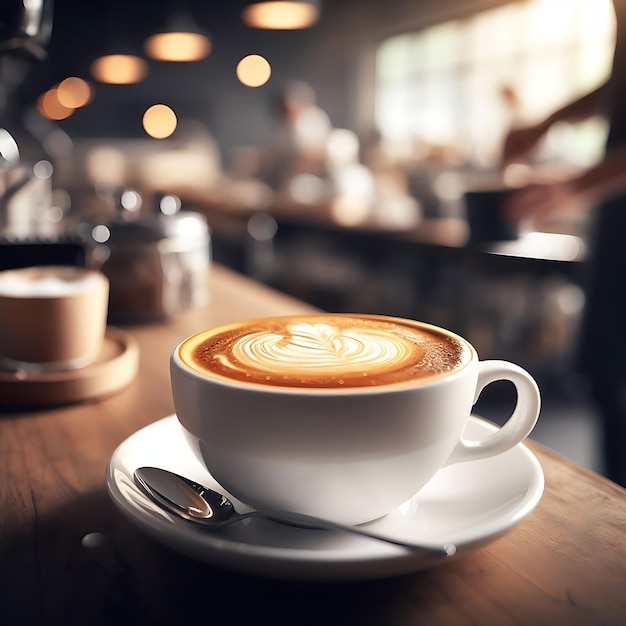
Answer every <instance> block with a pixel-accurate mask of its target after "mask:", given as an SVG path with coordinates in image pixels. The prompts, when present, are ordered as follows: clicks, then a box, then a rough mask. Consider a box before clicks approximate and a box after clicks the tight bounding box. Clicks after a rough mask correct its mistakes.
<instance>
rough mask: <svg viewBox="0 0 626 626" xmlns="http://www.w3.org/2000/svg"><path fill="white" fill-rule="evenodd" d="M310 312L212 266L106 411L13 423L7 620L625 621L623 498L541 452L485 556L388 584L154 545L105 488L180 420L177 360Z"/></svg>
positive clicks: (0, 449) (71, 411)
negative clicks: (191, 303) (276, 574)
mask: <svg viewBox="0 0 626 626" xmlns="http://www.w3.org/2000/svg"><path fill="white" fill-rule="evenodd" d="M311 310H312V309H311V308H310V307H308V306H307V305H304V304H302V303H300V302H298V301H296V300H293V299H291V298H288V297H286V296H283V295H281V294H278V293H276V292H273V291H271V290H268V289H266V288H265V287H262V286H261V285H258V284H256V283H254V282H251V281H249V280H247V279H245V278H243V277H241V276H239V275H237V274H235V273H232V272H230V271H228V270H225V269H223V268H220V267H214V268H213V269H212V272H211V277H210V302H209V303H208V304H207V306H206V307H204V308H202V309H198V310H194V311H191V312H189V313H187V314H186V315H183V316H181V317H180V318H178V319H176V320H174V321H171V322H167V323H162V324H152V325H145V326H134V327H126V328H125V330H126V331H127V332H129V333H131V334H132V336H133V337H134V338H135V339H136V341H137V343H138V345H139V349H140V363H139V371H138V375H137V377H136V378H135V380H133V382H131V383H130V384H129V385H128V386H127V387H126V388H125V389H123V390H121V391H119V392H117V393H115V394H113V395H110V396H108V397H105V398H100V399H97V400H89V401H86V402H81V403H78V404H73V405H67V406H59V407H51V408H46V409H38V410H34V411H25V410H22V411H11V410H4V411H3V412H2V413H0V624H7V625H8V624H42V625H44V624H81V625H82V624H89V625H98V624H116V623H120V622H122V621H123V623H125V624H132V623H137V624H176V625H178V624H185V623H193V624H207V625H211V626H213V625H215V624H218V625H221V624H224V625H226V624H257V623H259V624H283V623H284V624H294V625H299V624H305V625H308V624H311V625H313V624H315V625H320V624H358V625H361V624H363V625H369V624H372V625H374V624H375V625H377V626H380V625H383V626H386V625H392V626H403V625H408V624H412V625H418V624H419V625H422V624H428V625H439V624H440V625H442V626H451V625H468V626H469V625H478V626H483V625H489V624H496V625H502V626H506V625H528V626H537V625H542V624H545V625H550V626H553V625H557V626H560V625H568V626H575V625H579V624H580V625H591V624H593V625H602V624H606V625H616V626H617V625H620V624H626V491H625V490H624V489H622V488H621V487H619V486H617V485H615V484H614V483H611V482H610V481H608V480H605V479H604V478H602V477H600V476H598V475H597V474H594V473H592V472H589V471H586V470H584V469H582V468H580V467H578V466H576V465H574V464H572V463H570V462H568V461H566V460H565V459H563V458H562V457H560V456H558V455H557V454H555V453H553V452H552V451H550V450H548V449H546V448H545V447H543V446H540V445H538V444H536V443H534V442H532V441H530V442H529V444H528V445H529V447H530V448H531V449H532V450H533V452H534V453H535V454H536V455H537V457H538V458H539V460H540V462H541V464H542V467H543V469H544V472H545V476H546V489H545V494H544V496H543V498H542V500H541V502H540V503H539V505H538V507H537V508H536V509H535V510H534V511H533V512H532V513H531V515H530V516H529V517H528V518H527V519H525V520H524V521H522V522H521V523H520V524H519V525H518V526H517V527H516V528H515V529H513V530H512V531H511V532H509V533H508V534H506V535H504V536H503V537H501V538H499V539H497V540H496V541H494V542H493V543H491V544H489V545H488V546H486V547H483V548H481V549H478V550H475V551H473V552H471V553H468V554H466V555H464V556H462V557H460V558H458V559H454V560H452V561H451V562H449V563H446V564H444V565H442V566H440V567H436V568H434V569H431V570H428V571H422V572H418V573H415V574H412V575H406V576H401V577H396V578H389V579H384V580H376V581H367V582H354V583H352V582H342V583H310V582H290V581H277V580H272V579H270V578H267V579H266V578H260V577H253V576H245V575H239V574H236V573H231V572H226V571H222V570H219V569H216V568H212V567H210V566H207V565H206V564H202V563H200V562H196V561H194V560H193V559H188V558H186V557H184V556H182V555H179V554H178V553H175V552H174V551H172V550H170V549H168V548H166V547H164V546H162V545H160V544H159V543H157V542H155V541H153V540H152V539H150V538H148V537H147V536H145V535H144V534H143V533H142V532H141V531H140V530H139V529H138V528H137V527H135V526H134V525H132V524H131V523H130V522H129V521H128V520H127V519H126V518H124V517H123V516H122V515H121V514H119V513H118V512H117V510H116V509H115V508H114V506H113V504H112V503H111V502H110V500H109V497H108V495H107V493H106V489H105V481H104V475H105V467H106V464H107V462H108V460H109V458H110V456H111V454H112V453H113V451H114V450H115V448H116V447H117V446H118V445H119V444H120V443H121V442H122V441H123V440H124V439H126V438H127V437H128V436H129V435H131V434H132V433H133V432H135V431H136V430H137V429H139V428H141V427H142V426H145V425H147V424H150V423H152V422H154V421H156V420H158V419H160V418H162V417H165V416H167V415H169V414H171V413H172V412H173V404H172V398H171V393H170V387H169V370H168V358H169V354H170V352H171V350H172V348H173V347H174V345H175V344H176V343H177V342H178V341H180V340H181V339H183V338H184V337H186V336H187V335H190V334H192V333H193V332H196V331H198V330H201V329H203V328H205V327H208V326H211V325H215V324H219V323H223V322H227V321H233V320H236V319H243V318H248V317H258V316H262V315H273V314H284V313H298V312H307V311H311Z"/></svg>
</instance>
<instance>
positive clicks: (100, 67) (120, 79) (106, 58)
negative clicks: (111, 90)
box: [90, 52, 148, 85]
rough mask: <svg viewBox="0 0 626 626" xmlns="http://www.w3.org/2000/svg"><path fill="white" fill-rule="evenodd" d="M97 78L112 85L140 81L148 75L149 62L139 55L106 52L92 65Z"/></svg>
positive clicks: (91, 70) (92, 72) (130, 83)
mask: <svg viewBox="0 0 626 626" xmlns="http://www.w3.org/2000/svg"><path fill="white" fill-rule="evenodd" d="M90 72H91V75H92V76H93V78H94V79H95V80H97V81H98V82H101V83H108V84H110V85H132V84H133V83H140V82H141V81H142V80H144V79H145V78H146V76H147V75H148V64H147V63H146V62H145V61H144V59H142V58H141V57H139V56H136V55H134V54H126V53H118V52H116V53H112V54H104V55H102V56H101V57H98V58H97V59H96V60H95V61H94V62H93V63H92V64H91V67H90Z"/></svg>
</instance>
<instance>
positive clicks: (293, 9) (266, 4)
mask: <svg viewBox="0 0 626 626" xmlns="http://www.w3.org/2000/svg"><path fill="white" fill-rule="evenodd" d="M319 13H320V3H319V0H287V1H283V2H275V1H274V0H263V1H260V2H253V3H252V4H249V5H248V6H247V7H246V8H245V9H244V10H243V13H242V18H243V21H244V23H245V24H247V25H248V26H251V27H252V28H261V29H266V30H299V29H303V28H309V27H311V26H313V25H314V24H315V23H316V22H317V20H318V19H319Z"/></svg>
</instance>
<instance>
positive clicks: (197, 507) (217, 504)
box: [134, 467, 456, 556]
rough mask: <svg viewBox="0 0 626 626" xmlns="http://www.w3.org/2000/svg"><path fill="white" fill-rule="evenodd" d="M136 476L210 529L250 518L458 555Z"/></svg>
mask: <svg viewBox="0 0 626 626" xmlns="http://www.w3.org/2000/svg"><path fill="white" fill-rule="evenodd" d="M134 477H135V483H136V484H137V486H138V487H139V488H140V489H141V490H142V491H143V492H144V493H145V494H146V495H148V496H149V497H150V498H152V500H154V501H155V502H156V503H157V504H159V505H161V506H162V507H164V508H165V509H167V510H168V511H170V513H174V514H175V515H178V516H179V517H182V518H184V519H186V520H189V521H192V522H196V523H199V524H204V525H205V526H207V527H210V528H215V529H217V528H221V527H223V526H226V525H228V524H232V523H234V522H238V521H240V520H243V519H247V518H250V517H262V518H265V519H270V520H273V521H276V522H283V523H287V524H292V525H296V526H306V527H309V528H315V529H324V530H337V531H342V532H347V533H352V534H355V535H362V536H364V537H370V538H371V539H377V540H378V541H385V542H387V543H392V544H395V545H398V546H402V547H404V548H407V549H409V550H414V551H416V552H425V553H428V554H433V555H437V556H452V555H453V554H454V553H455V552H456V546H454V545H453V544H450V543H448V544H445V545H444V546H441V547H433V546H425V545H421V544H419V543H414V542H412V541H407V540H405V539H395V538H393V537H388V536H386V535H380V534H378V533H375V532H372V531H370V530H368V529H366V528H364V527H362V526H347V525H344V524H339V523H337V522H332V521H330V520H324V519H320V518H319V517H313V516H311V515H305V514H303V513H293V512H287V511H258V510H256V511H249V512H248V513H237V512H236V511H235V508H234V507H233V504H232V502H231V501H230V500H229V499H228V498H227V497H226V496H223V495H222V494H221V493H217V492H216V491H213V490H212V489H209V488H208V487H204V486H203V485H199V484H198V483H195V482H193V481H192V480H189V479H188V478H185V477H184V476H179V475H178V474H174V473H173V472H169V471H167V470H164V469H161V468H158V467H140V468H138V469H137V470H136V471H135V474H134Z"/></svg>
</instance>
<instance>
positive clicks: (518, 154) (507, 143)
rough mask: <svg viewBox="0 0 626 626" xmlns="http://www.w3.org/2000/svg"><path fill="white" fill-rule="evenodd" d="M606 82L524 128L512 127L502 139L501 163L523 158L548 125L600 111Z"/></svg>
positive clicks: (604, 100)
mask: <svg viewBox="0 0 626 626" xmlns="http://www.w3.org/2000/svg"><path fill="white" fill-rule="evenodd" d="M608 88H609V87H608V82H607V83H604V84H602V85H600V86H599V87H598V88H597V89H594V90H593V91H591V92H589V93H587V94H585V95H583V96H582V97H580V98H577V99H576V100H573V101H572V102H569V103H568V104H566V105H565V106H563V107H561V108H560V109H558V110H557V111H555V112H554V113H552V114H551V115H549V116H548V117H546V118H544V119H543V120H542V121H540V122H538V123H537V124H534V125H532V126H528V127H525V128H514V129H513V130H511V132H510V133H509V134H508V135H507V137H506V138H505V140H504V145H503V148H502V164H503V165H504V166H506V165H509V164H510V163H514V162H519V161H523V160H525V159H526V158H527V157H528V156H529V154H530V153H531V152H532V151H533V149H534V148H535V147H536V146H537V144H538V143H539V141H540V140H541V138H542V137H543V136H544V135H545V134H546V133H547V132H548V130H549V129H550V127H552V126H553V125H554V124H556V123H558V122H579V121H581V120H584V119H586V118H588V117H591V116H593V115H595V114H599V113H601V112H602V110H603V107H604V105H605V103H606V92H607V91H608Z"/></svg>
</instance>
